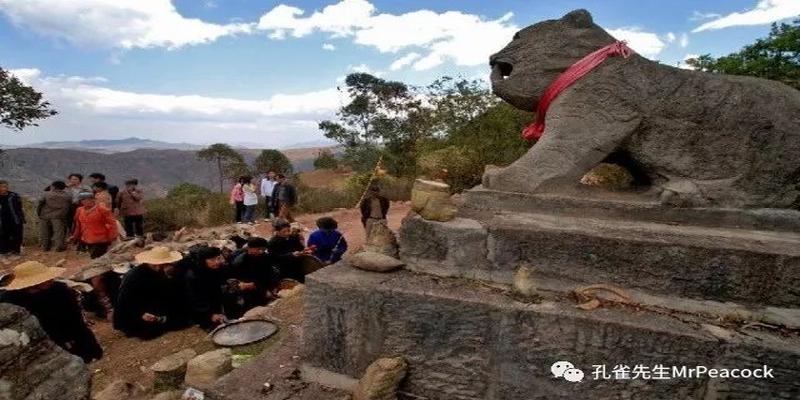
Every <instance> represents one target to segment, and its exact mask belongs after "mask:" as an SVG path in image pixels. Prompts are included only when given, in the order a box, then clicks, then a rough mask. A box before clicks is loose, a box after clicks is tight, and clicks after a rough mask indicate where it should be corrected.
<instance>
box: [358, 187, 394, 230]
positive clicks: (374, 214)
mask: <svg viewBox="0 0 800 400" xmlns="http://www.w3.org/2000/svg"><path fill="white" fill-rule="evenodd" d="M359 208H360V209H361V224H362V225H364V228H365V229H366V231H367V233H369V231H370V224H371V222H372V221H379V220H385V219H386V215H387V214H388V213H389V199H387V198H386V197H384V196H381V191H380V189H379V188H378V186H375V185H373V186H370V187H369V191H368V192H367V195H366V196H365V197H364V199H363V200H361V204H359Z"/></svg>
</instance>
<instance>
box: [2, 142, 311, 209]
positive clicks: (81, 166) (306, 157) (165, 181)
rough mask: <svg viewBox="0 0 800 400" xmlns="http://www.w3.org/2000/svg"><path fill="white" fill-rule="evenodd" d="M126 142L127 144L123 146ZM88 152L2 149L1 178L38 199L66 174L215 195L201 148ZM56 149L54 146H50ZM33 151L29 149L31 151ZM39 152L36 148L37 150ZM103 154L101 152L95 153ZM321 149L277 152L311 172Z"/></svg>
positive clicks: (113, 145) (247, 153) (116, 146)
mask: <svg viewBox="0 0 800 400" xmlns="http://www.w3.org/2000/svg"><path fill="white" fill-rule="evenodd" d="M122 142H126V143H127V144H123V143H122ZM64 143H69V144H73V143H85V145H86V146H95V147H88V148H81V149H75V148H63V147H61V148H48V147H38V148H32V147H28V146H26V147H24V148H10V149H8V148H7V149H4V151H3V156H2V158H0V178H2V179H6V180H8V181H9V183H10V184H11V190H13V191H15V192H17V193H20V194H21V195H23V196H26V197H31V198H33V197H38V196H39V195H41V192H42V190H43V189H44V188H45V187H46V186H47V185H49V184H50V183H51V182H53V181H54V180H66V178H67V176H68V175H69V174H70V173H73V172H77V173H81V174H84V175H88V174H90V173H92V172H101V173H103V174H105V175H106V177H107V181H108V182H109V183H111V184H115V185H122V183H123V182H124V181H125V180H127V179H130V178H137V179H139V182H140V183H141V185H142V186H143V188H144V189H145V190H146V192H147V195H148V197H162V196H164V195H166V193H167V191H168V190H169V189H170V188H172V187H173V186H175V185H177V184H179V183H183V182H188V183H193V184H196V185H201V186H205V187H208V188H209V189H212V190H218V181H217V171H216V169H215V168H214V166H213V164H212V163H208V162H205V161H202V160H199V159H198V158H197V150H198V149H200V148H202V146H197V145H186V146H189V148H188V149H186V148H184V149H171V148H166V149H165V148H138V149H136V150H129V151H123V150H121V149H123V148H125V146H126V145H127V146H140V145H142V144H151V145H158V146H164V145H172V146H178V144H172V143H164V142H157V141H150V140H144V139H135V138H133V139H125V140H121V141H119V140H112V141H105V140H103V141H83V142H64ZM49 145H50V146H56V143H51V144H49ZM31 146H33V145H31ZM36 146H39V145H36ZM98 149H103V150H98ZM320 149H321V148H320V147H316V148H313V147H312V148H302V149H287V150H281V151H282V152H283V153H284V154H285V155H286V157H288V158H289V160H290V161H292V164H293V165H294V168H295V171H297V172H302V171H308V170H311V169H313V163H314V158H315V157H316V156H317V153H318V152H319V151H320ZM239 152H241V153H242V155H243V156H244V157H245V160H247V161H248V162H252V161H253V160H254V159H255V157H256V156H257V155H258V153H259V150H256V149H239Z"/></svg>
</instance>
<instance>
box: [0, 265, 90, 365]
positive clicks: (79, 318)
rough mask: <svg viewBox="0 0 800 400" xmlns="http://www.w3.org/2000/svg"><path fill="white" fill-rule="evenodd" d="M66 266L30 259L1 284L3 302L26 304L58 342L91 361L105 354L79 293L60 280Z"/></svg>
mask: <svg viewBox="0 0 800 400" xmlns="http://www.w3.org/2000/svg"><path fill="white" fill-rule="evenodd" d="M64 271H65V269H64V268H54V267H48V266H46V265H44V264H42V263H40V262H38V261H27V262H24V263H22V264H20V265H17V266H16V267H14V269H13V273H14V278H13V280H12V281H11V283H9V284H8V285H6V286H3V287H0V289H2V290H3V291H4V292H3V293H2V294H0V302H6V303H11V304H15V305H18V306H20V307H23V308H25V309H26V310H28V312H30V313H31V314H32V315H33V316H35V317H36V319H37V320H39V325H40V326H41V327H42V329H43V330H44V331H45V332H46V333H47V336H49V337H50V340H52V341H53V342H54V343H55V344H57V345H58V346H60V347H61V348H63V349H64V350H66V351H68V352H70V353H72V354H74V355H76V356H78V357H80V358H82V359H83V361H84V362H86V363H88V362H91V361H92V360H99V359H100V358H101V357H103V349H102V348H101V347H100V345H99V344H98V343H97V339H96V338H95V337H94V334H93V333H92V331H91V330H90V329H89V327H88V326H86V321H85V320H84V318H83V311H82V310H81V307H80V303H79V302H78V293H77V292H75V291H74V290H72V289H70V288H69V287H67V285H66V284H64V283H63V282H56V281H54V280H53V279H55V278H58V277H59V276H61V274H62V273H63V272H64Z"/></svg>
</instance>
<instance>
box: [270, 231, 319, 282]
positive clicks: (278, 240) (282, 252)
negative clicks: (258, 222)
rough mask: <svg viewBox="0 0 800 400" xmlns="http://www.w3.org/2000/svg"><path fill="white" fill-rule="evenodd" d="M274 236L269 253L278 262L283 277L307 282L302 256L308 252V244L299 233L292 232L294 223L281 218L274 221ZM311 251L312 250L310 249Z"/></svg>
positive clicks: (271, 239)
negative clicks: (301, 260)
mask: <svg viewBox="0 0 800 400" xmlns="http://www.w3.org/2000/svg"><path fill="white" fill-rule="evenodd" d="M272 229H273V233H272V238H270V239H269V244H268V250H269V254H270V255H271V256H272V257H274V258H275V260H276V263H277V264H278V269H279V271H280V277H281V278H288V279H294V280H296V281H298V282H305V276H304V275H303V271H302V267H301V265H300V257H301V256H302V255H303V254H304V253H306V246H305V244H304V243H303V239H302V238H301V237H300V235H298V234H293V233H292V225H291V224H290V223H289V222H288V221H286V220H284V219H281V218H277V219H275V221H274V222H273V223H272ZM309 252H310V251H309Z"/></svg>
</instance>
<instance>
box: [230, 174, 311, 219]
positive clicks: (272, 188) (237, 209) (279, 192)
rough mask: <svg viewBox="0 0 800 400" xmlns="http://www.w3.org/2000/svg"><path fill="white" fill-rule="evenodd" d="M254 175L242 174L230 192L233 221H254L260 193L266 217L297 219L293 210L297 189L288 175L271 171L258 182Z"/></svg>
mask: <svg viewBox="0 0 800 400" xmlns="http://www.w3.org/2000/svg"><path fill="white" fill-rule="evenodd" d="M253 181H254V179H253V177H251V176H242V177H239V179H237V180H236V184H235V185H233V188H232V189H231V193H230V203H231V205H233V206H234V222H236V223H239V224H255V223H256V208H257V207H258V204H259V203H260V201H259V196H260V197H261V198H263V202H264V219H265V220H267V221H268V220H270V219H271V218H273V217H278V218H281V219H284V220H286V221H289V222H290V223H291V222H294V216H293V215H292V211H293V208H294V206H295V205H296V204H297V189H296V188H295V187H294V185H292V184H291V183H290V182H289V181H288V179H287V178H286V175H284V174H280V173H275V171H269V172H267V174H266V175H265V176H264V178H262V179H261V184H260V185H259V186H256V184H255V183H253Z"/></svg>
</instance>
